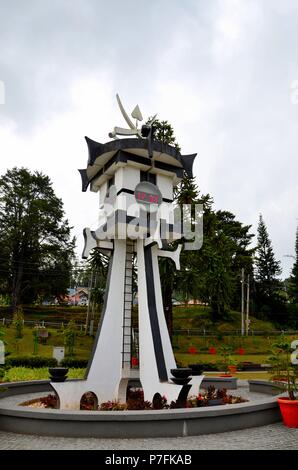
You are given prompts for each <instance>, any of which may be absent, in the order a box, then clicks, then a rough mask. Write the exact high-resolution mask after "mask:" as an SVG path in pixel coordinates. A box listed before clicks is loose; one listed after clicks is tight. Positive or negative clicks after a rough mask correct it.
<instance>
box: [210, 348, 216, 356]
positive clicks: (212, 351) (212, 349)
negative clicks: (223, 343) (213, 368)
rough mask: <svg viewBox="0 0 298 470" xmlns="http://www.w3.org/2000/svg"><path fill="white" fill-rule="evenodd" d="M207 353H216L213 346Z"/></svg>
mask: <svg viewBox="0 0 298 470" xmlns="http://www.w3.org/2000/svg"><path fill="white" fill-rule="evenodd" d="M209 354H216V349H215V348H214V347H213V346H212V347H211V348H209Z"/></svg>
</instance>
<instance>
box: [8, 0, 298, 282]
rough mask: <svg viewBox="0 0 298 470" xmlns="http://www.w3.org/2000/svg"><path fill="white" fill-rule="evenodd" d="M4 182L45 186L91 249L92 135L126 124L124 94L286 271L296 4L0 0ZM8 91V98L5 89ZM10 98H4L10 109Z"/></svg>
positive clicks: (296, 117)
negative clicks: (164, 125) (10, 177)
mask: <svg viewBox="0 0 298 470" xmlns="http://www.w3.org/2000/svg"><path fill="white" fill-rule="evenodd" d="M0 18H1V23H0V103H1V104H0V173H1V174H2V173H4V172H5V171H6V170H7V169H8V168H11V167H13V166H24V167H27V168H29V169H31V170H40V171H42V172H44V173H46V174H48V175H49V176H50V178H51V179H52V181H53V185H54V189H55V191H56V194H57V195H58V196H59V197H61V198H62V199H63V201H64V205H65V211H66V215H67V217H68V219H69V221H70V224H71V225H73V226H74V230H73V232H74V234H75V235H76V236H77V238H78V253H79V252H80V251H81V249H82V245H83V242H82V230H83V228H84V227H86V226H87V227H88V226H92V227H94V228H96V221H97V212H96V210H97V205H98V202H97V195H96V194H94V193H91V192H88V193H82V192H81V181H80V176H79V173H78V171H77V169H78V168H84V167H86V162H87V147H86V144H85V141H84V136H85V135H87V136H89V137H90V138H92V139H94V140H97V141H101V142H106V141H108V140H109V138H108V133H109V131H111V130H112V128H113V127H114V126H115V125H123V120H122V117H121V115H120V112H119V109H118V108H117V103H116V100H115V94H116V93H117V92H119V94H120V96H121V99H122V101H123V103H124V106H125V108H126V109H128V110H129V111H132V109H133V108H134V106H135V105H136V104H137V103H138V104H139V106H140V108H141V110H142V113H143V116H144V117H148V116H152V115H153V114H155V113H158V116H159V118H160V119H167V120H169V121H170V122H171V123H172V125H173V127H174V129H175V134H176V136H177V140H178V142H179V144H180V146H181V147H182V151H183V153H194V152H197V153H198V157H197V160H196V163H195V175H196V177H197V182H198V185H199V187H200V189H201V191H202V192H203V193H207V192H209V193H210V194H211V195H212V196H213V197H214V200H215V208H216V209H224V210H230V211H231V212H233V213H235V214H236V216H237V218H238V219H239V220H240V221H241V222H243V223H245V224H253V232H254V233H256V227H257V221H258V216H259V213H262V214H263V217H264V220H265V222H266V224H267V226H268V229H269V235H270V237H271V239H272V242H273V246H274V249H275V253H276V256H277V257H278V259H280V260H281V262H282V266H283V268H284V270H283V275H284V276H287V275H288V274H289V272H290V269H291V266H292V263H293V260H292V259H291V258H286V257H284V255H291V254H292V255H293V254H294V243H295V230H296V225H297V224H298V197H297V192H298V187H297V186H298V185H297V175H298V161H297V152H298V54H297V51H298V26H297V25H298V2H297V0H270V1H269V0H183V1H182V0H151V1H150V2H148V1H145V0H137V1H134V0H126V1H125V2H123V1H120V0H119V1H110V2H108V1H106V0H26V1H24V0H10V1H9V2H8V1H7V0H0ZM4 87H5V96H3V95H4V92H3V88H4ZM4 98H5V100H4Z"/></svg>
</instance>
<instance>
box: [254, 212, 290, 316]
mask: <svg viewBox="0 0 298 470" xmlns="http://www.w3.org/2000/svg"><path fill="white" fill-rule="evenodd" d="M255 267H256V275H255V304H256V314H257V315H258V314H259V315H261V317H264V318H266V319H270V320H272V321H274V322H275V323H279V324H283V323H284V321H285V315H286V305H285V302H284V300H285V299H284V297H283V296H282V295H281V292H282V288H281V282H280V280H279V279H278V276H279V275H280V274H281V268H280V262H279V261H277V260H276V259H275V255H274V252H273V247H272V243H271V240H270V239H269V235H268V230H267V227H266V225H265V223H264V220H263V217H262V215H260V220H259V225H258V245H257V249H256V258H255Z"/></svg>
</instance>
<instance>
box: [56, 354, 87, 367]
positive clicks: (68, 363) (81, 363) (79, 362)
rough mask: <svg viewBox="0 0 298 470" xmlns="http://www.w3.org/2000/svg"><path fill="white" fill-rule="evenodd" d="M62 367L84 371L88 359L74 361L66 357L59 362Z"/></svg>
mask: <svg viewBox="0 0 298 470" xmlns="http://www.w3.org/2000/svg"><path fill="white" fill-rule="evenodd" d="M60 364H61V366H62V367H71V368H73V369H85V368H86V367H87V365H88V359H74V358H71V357H66V358H64V359H62V361H61V363H60Z"/></svg>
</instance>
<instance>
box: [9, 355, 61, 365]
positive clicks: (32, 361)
mask: <svg viewBox="0 0 298 470" xmlns="http://www.w3.org/2000/svg"><path fill="white" fill-rule="evenodd" d="M5 364H6V365H7V366H10V367H29V368H35V367H56V366H57V360H56V359H54V358H53V357H40V356H32V357H31V356H23V357H9V358H8V359H7V360H6V362H5Z"/></svg>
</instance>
